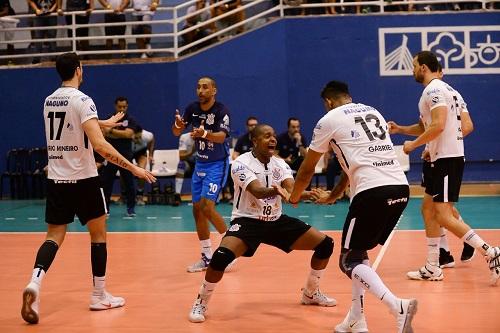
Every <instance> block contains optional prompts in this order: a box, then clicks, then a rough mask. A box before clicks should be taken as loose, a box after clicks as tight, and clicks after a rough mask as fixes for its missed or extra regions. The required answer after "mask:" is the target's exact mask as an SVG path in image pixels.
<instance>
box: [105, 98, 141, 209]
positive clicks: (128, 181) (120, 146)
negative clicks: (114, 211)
mask: <svg viewBox="0 0 500 333" xmlns="http://www.w3.org/2000/svg"><path fill="white" fill-rule="evenodd" d="M127 109H128V100H127V98H126V97H117V98H116V100H115V113H118V112H123V113H124V114H125V116H124V117H123V119H122V120H121V122H122V125H121V126H118V127H114V128H110V129H109V130H106V132H105V136H106V140H107V141H108V142H109V143H111V145H112V146H113V147H114V148H115V149H116V150H117V151H118V152H120V154H122V155H123V156H124V157H125V158H126V159H127V160H129V161H130V162H132V159H133V153H132V140H133V138H134V133H135V132H136V130H137V128H138V125H137V122H136V121H135V120H134V118H132V117H131V116H130V115H129V113H128V112H127ZM117 170H120V176H121V177H122V178H123V181H124V183H125V193H126V197H127V215H128V216H130V217H133V216H135V179H134V176H133V175H132V173H130V171H128V170H126V169H123V168H120V167H118V166H117V165H115V164H112V163H108V164H107V165H106V166H105V167H104V168H103V170H102V183H103V184H102V185H103V188H104V196H105V198H106V204H107V205H108V211H109V202H110V198H111V193H112V191H113V184H114V182H115V178H116V171H117Z"/></svg>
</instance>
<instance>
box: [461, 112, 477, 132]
mask: <svg viewBox="0 0 500 333" xmlns="http://www.w3.org/2000/svg"><path fill="white" fill-rule="evenodd" d="M460 122H461V127H462V135H463V137H464V138H465V137H466V136H467V135H469V134H470V133H472V131H473V130H474V123H473V122H472V118H471V117H470V114H469V112H461V113H460Z"/></svg>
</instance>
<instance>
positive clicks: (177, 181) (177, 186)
mask: <svg viewBox="0 0 500 333" xmlns="http://www.w3.org/2000/svg"><path fill="white" fill-rule="evenodd" d="M183 183H184V178H175V193H181V191H182V184H183Z"/></svg>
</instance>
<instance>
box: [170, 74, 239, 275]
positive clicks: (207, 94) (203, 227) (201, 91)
mask: <svg viewBox="0 0 500 333" xmlns="http://www.w3.org/2000/svg"><path fill="white" fill-rule="evenodd" d="M196 94H197V96H198V101H197V102H193V103H191V104H189V105H188V106H187V107H186V110H185V112H184V115H183V116H181V115H180V114H179V112H178V111H177V112H176V115H175V122H174V124H173V125H172V132H173V134H174V135H175V136H179V135H181V134H182V132H183V131H184V129H185V128H186V127H187V126H188V125H192V131H191V136H192V137H193V138H194V140H195V147H196V163H195V169H194V172H193V177H192V180H191V190H192V193H193V216H194V220H195V222H196V232H197V233H198V239H199V240H200V246H201V259H200V260H199V261H197V262H196V263H194V264H192V265H190V266H188V268H187V271H188V272H190V273H193V272H201V271H204V270H206V269H207V267H208V264H209V263H210V259H212V245H211V242H210V230H209V225H208V221H210V222H211V223H212V224H213V225H214V227H215V229H217V231H218V232H219V233H221V234H223V233H225V232H226V230H227V226H226V223H225V222H224V219H223V218H222V216H221V215H220V214H219V213H218V212H217V211H216V210H215V203H216V202H217V200H218V198H219V193H220V191H221V190H222V188H223V187H224V185H225V183H226V178H227V174H228V169H229V132H230V126H229V111H228V109H227V108H226V107H225V106H224V105H223V104H222V103H220V102H217V101H216V100H215V95H216V94H217V86H216V83H215V81H214V80H213V79H212V78H210V77H202V78H200V79H199V80H198V84H197V87H196Z"/></svg>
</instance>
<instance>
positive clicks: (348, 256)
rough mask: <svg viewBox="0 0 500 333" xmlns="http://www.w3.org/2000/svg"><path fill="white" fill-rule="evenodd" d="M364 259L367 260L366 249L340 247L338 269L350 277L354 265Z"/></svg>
mask: <svg viewBox="0 0 500 333" xmlns="http://www.w3.org/2000/svg"><path fill="white" fill-rule="evenodd" d="M364 260H368V253H367V252H366V250H350V249H342V251H341V253H340V260H339V266H340V270H341V271H342V272H343V273H344V274H345V275H347V276H348V277H349V279H350V278H351V275H352V270H353V269H354V267H356V266H358V265H360V264H362V263H363V261H364Z"/></svg>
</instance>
